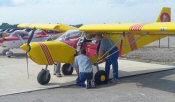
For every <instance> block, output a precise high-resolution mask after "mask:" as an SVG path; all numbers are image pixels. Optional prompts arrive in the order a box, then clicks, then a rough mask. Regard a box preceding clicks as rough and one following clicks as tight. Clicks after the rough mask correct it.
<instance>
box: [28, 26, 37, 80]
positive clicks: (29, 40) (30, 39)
mask: <svg viewBox="0 0 175 102" xmlns="http://www.w3.org/2000/svg"><path fill="white" fill-rule="evenodd" d="M35 31H36V28H34V29H33V31H32V33H31V35H30V36H29V39H28V41H27V46H28V47H29V49H28V51H26V62H27V75H28V79H29V64H28V56H27V52H29V51H30V50H31V46H30V42H31V41H32V38H33V35H34V33H35Z"/></svg>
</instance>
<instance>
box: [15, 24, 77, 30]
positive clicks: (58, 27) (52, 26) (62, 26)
mask: <svg viewBox="0 0 175 102" xmlns="http://www.w3.org/2000/svg"><path fill="white" fill-rule="evenodd" d="M18 28H30V29H33V28H36V29H42V30H55V31H67V30H76V29H77V28H76V27H73V26H69V25H65V24H30V23H24V24H19V25H18Z"/></svg>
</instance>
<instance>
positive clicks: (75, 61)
mask: <svg viewBox="0 0 175 102" xmlns="http://www.w3.org/2000/svg"><path fill="white" fill-rule="evenodd" d="M73 68H74V69H75V71H76V73H77V75H79V69H78V62H77V57H75V59H74V63H73Z"/></svg>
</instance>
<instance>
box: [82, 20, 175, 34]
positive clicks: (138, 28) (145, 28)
mask: <svg viewBox="0 0 175 102" xmlns="http://www.w3.org/2000/svg"><path fill="white" fill-rule="evenodd" d="M79 30H81V31H84V32H113V33H121V32H128V33H132V32H151V33H152V34H154V33H155V34H175V22H158V23H118V24H90V25H85V26H82V27H80V28H79Z"/></svg>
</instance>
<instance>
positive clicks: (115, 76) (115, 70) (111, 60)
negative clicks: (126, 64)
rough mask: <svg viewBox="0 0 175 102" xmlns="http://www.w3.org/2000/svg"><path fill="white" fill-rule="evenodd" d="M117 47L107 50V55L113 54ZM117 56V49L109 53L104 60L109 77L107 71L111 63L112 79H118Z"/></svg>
mask: <svg viewBox="0 0 175 102" xmlns="http://www.w3.org/2000/svg"><path fill="white" fill-rule="evenodd" d="M117 50H118V48H114V49H113V50H111V51H110V52H109V55H111V54H113V53H114V52H116V51H117ZM118 56H119V51H118V52H116V53H115V54H113V55H111V56H110V57H109V58H108V59H107V60H106V65H105V71H106V73H107V75H108V78H109V72H110V66H111V64H112V68H113V79H118Z"/></svg>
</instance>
